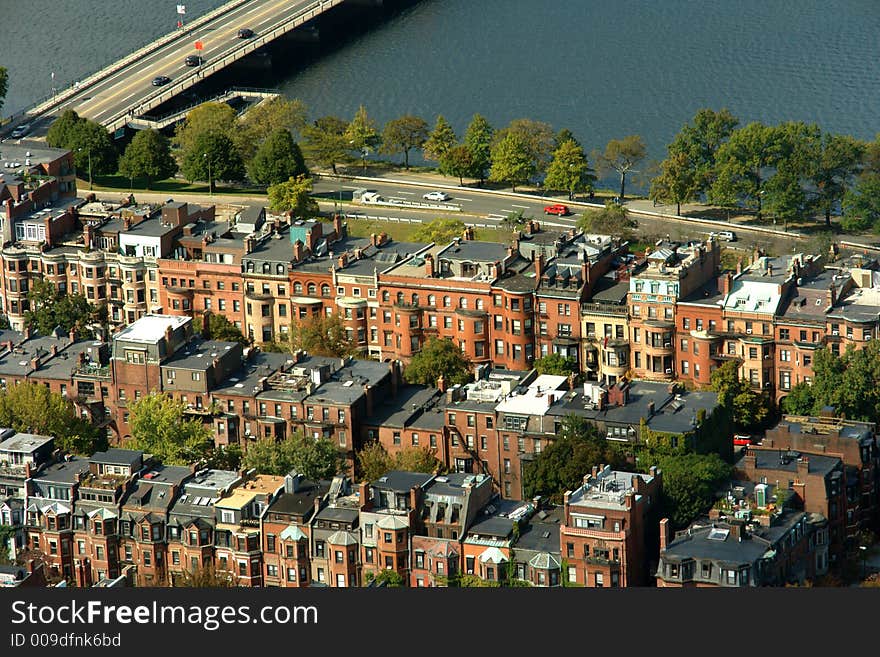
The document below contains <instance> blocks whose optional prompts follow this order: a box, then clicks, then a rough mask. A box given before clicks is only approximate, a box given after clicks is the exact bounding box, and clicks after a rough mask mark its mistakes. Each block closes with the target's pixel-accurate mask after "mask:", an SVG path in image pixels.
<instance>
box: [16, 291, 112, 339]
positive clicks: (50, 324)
mask: <svg viewBox="0 0 880 657" xmlns="http://www.w3.org/2000/svg"><path fill="white" fill-rule="evenodd" d="M28 300H29V301H30V306H31V307H30V309H29V310H26V311H25V313H24V318H25V322H26V323H27V325H28V326H29V327H31V328H32V329H36V330H37V331H38V332H39V333H41V334H42V335H52V332H53V331H54V330H55V329H56V328H60V329H61V332H62V333H64V334H65V335H66V334H67V333H69V332H70V329H72V328H75V329H77V330H79V331H86V332H88V333H90V334H91V331H90V330H89V328H88V326H89V324H94V323H102V322H103V321H104V320H105V319H106V315H105V313H106V309H105V310H104V311H101V310H100V309H99V308H97V307H95V306H93V305H92V304H91V303H89V300H88V299H86V297H85V295H83V294H70V293H68V292H60V291H59V290H57V289H56V288H55V286H54V285H53V284H52V283H50V282H49V281H47V280H45V279H39V278H38V279H35V280H34V281H33V282H32V283H31V289H30V290H29V291H28Z"/></svg>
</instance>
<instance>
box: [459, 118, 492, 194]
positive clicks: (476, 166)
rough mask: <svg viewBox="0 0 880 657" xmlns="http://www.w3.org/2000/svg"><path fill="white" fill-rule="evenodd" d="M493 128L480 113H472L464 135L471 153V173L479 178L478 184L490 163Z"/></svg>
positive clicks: (465, 143)
mask: <svg viewBox="0 0 880 657" xmlns="http://www.w3.org/2000/svg"><path fill="white" fill-rule="evenodd" d="M494 138H495V130H494V129H493V128H492V126H491V125H490V124H489V121H487V120H486V117H484V116H483V115H481V114H474V116H473V118H472V119H471V122H470V123H469V124H468V127H467V131H466V132H465V135H464V145H465V147H467V149H468V152H469V153H470V154H471V165H472V167H473V169H472V170H471V175H472V176H473V177H474V178H477V179H479V181H480V184H481V185H482V184H483V182H484V181H485V180H486V176H487V175H488V173H489V167H490V166H491V164H492V142H493V140H494Z"/></svg>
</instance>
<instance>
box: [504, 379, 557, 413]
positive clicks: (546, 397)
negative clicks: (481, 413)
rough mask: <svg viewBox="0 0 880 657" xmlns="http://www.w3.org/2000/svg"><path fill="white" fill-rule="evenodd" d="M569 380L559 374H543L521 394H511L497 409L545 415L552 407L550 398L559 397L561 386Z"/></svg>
mask: <svg viewBox="0 0 880 657" xmlns="http://www.w3.org/2000/svg"><path fill="white" fill-rule="evenodd" d="M567 381H568V377H565V376H560V375H557V374H542V375H541V376H539V377H538V378H537V379H535V380H534V381H533V382H532V384H531V385H530V386H529V387H528V388H527V389H526V391H525V392H524V393H523V394H521V395H517V394H511V395H510V396H508V397H507V399H505V400H504V401H502V402H501V403H500V404H498V406H496V408H495V410H497V411H499V412H501V413H514V414H518V415H544V414H545V413H546V412H547V409H548V408H550V398H551V397H553V399H554V400H556V399H559V397H560V396H561V394H562V392H564V391H561V392H560V391H559V388H560V387H561V386H563V385H564V384H565V383H566V382H567Z"/></svg>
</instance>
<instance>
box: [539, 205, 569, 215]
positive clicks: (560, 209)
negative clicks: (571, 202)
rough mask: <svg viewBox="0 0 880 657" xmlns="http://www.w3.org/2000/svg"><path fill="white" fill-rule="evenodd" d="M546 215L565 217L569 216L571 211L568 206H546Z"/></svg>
mask: <svg viewBox="0 0 880 657" xmlns="http://www.w3.org/2000/svg"><path fill="white" fill-rule="evenodd" d="M544 214H555V215H556V216H557V217H564V216H566V215H568V214H569V209H568V206H567V205H563V204H562V203H554V204H553V205H545V206H544Z"/></svg>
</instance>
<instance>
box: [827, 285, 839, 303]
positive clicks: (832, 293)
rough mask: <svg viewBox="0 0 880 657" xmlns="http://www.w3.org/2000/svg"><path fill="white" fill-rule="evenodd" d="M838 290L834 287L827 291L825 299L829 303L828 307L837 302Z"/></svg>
mask: <svg viewBox="0 0 880 657" xmlns="http://www.w3.org/2000/svg"><path fill="white" fill-rule="evenodd" d="M836 292H837V290H835V289H834V286H833V285H832V286H831V287H829V288H828V289H827V290H826V291H825V299H826V301H827V302H828V306H829V307H831V306H833V305H834V304H835V303H836V302H837V294H836Z"/></svg>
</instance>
